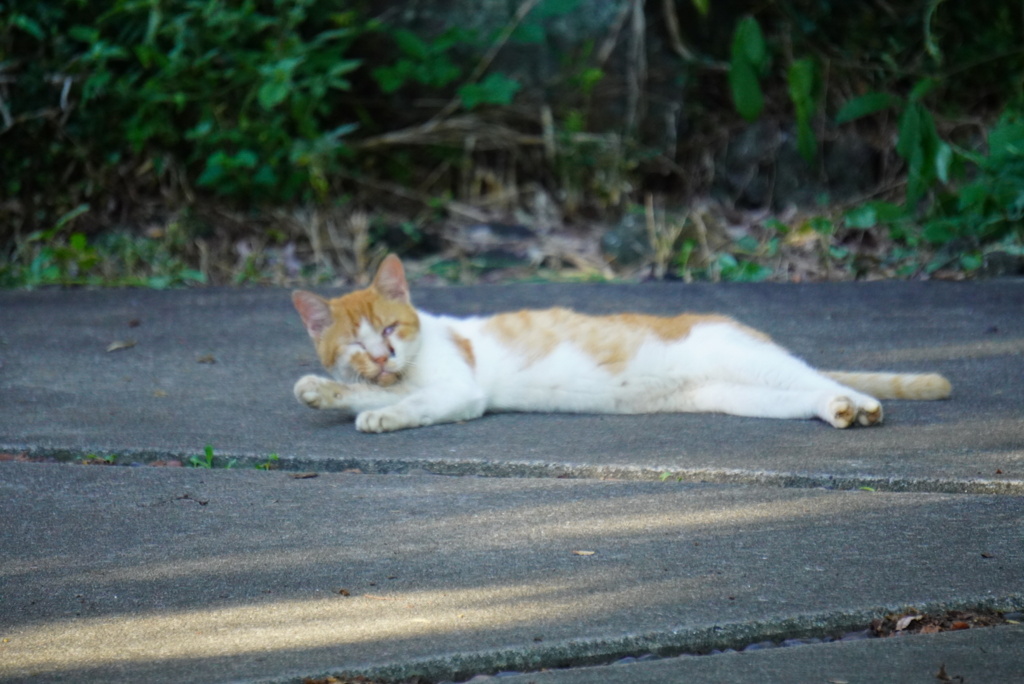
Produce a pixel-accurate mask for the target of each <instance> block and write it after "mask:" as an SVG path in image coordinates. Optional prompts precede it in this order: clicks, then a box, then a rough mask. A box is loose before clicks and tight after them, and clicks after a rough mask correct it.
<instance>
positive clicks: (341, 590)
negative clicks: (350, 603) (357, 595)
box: [338, 589, 352, 596]
mask: <svg viewBox="0 0 1024 684" xmlns="http://www.w3.org/2000/svg"><path fill="white" fill-rule="evenodd" d="M338 593H339V594H341V595H342V596H351V595H352V592H351V591H349V590H348V589H338Z"/></svg>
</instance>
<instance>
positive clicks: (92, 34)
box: [68, 26, 100, 45]
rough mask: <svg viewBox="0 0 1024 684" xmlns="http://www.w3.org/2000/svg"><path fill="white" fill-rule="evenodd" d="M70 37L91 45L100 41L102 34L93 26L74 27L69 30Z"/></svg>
mask: <svg viewBox="0 0 1024 684" xmlns="http://www.w3.org/2000/svg"><path fill="white" fill-rule="evenodd" d="M68 35H69V36H71V37H72V38H74V39H75V40H80V41H82V42H83V43H89V44H90V45H92V44H93V43H95V42H96V41H98V40H99V39H100V32H99V31H97V30H96V29H94V28H93V27H91V26H72V27H71V28H70V29H68Z"/></svg>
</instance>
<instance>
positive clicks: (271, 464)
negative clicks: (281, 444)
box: [255, 454, 281, 470]
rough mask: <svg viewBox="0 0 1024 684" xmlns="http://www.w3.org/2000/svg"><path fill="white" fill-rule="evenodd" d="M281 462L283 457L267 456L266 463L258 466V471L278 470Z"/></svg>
mask: <svg viewBox="0 0 1024 684" xmlns="http://www.w3.org/2000/svg"><path fill="white" fill-rule="evenodd" d="M280 460H281V457H280V456H278V455H277V454H270V455H269V456H267V460H266V461H264V462H263V463H257V464H256V466H255V467H256V470H276V469H277V465H278V461H280Z"/></svg>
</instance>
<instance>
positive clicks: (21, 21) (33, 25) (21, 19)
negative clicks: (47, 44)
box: [10, 14, 46, 40]
mask: <svg viewBox="0 0 1024 684" xmlns="http://www.w3.org/2000/svg"><path fill="white" fill-rule="evenodd" d="M10 22H11V25H12V26H16V27H18V28H20V29H21V30H22V31H24V32H25V33H28V34H29V35H31V36H32V37H33V38H35V39H36V40H43V39H45V38H46V32H44V31H43V27H42V26H40V25H39V22H37V21H36V20H35V19H33V18H32V17H26V16H25V15H24V14H15V15H14V16H12V17H11V19H10Z"/></svg>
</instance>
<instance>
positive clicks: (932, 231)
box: [921, 219, 960, 245]
mask: <svg viewBox="0 0 1024 684" xmlns="http://www.w3.org/2000/svg"><path fill="white" fill-rule="evenodd" d="M959 233H960V231H959V226H958V225H957V222H956V221H955V220H953V219H939V220H936V221H929V222H928V223H926V224H925V225H924V230H922V231H921V235H922V237H924V239H925V240H927V241H928V242H930V243H932V244H933V245H944V244H946V243H947V242H949V241H950V240H952V239H953V238H955V237H957V236H958V235H959Z"/></svg>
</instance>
